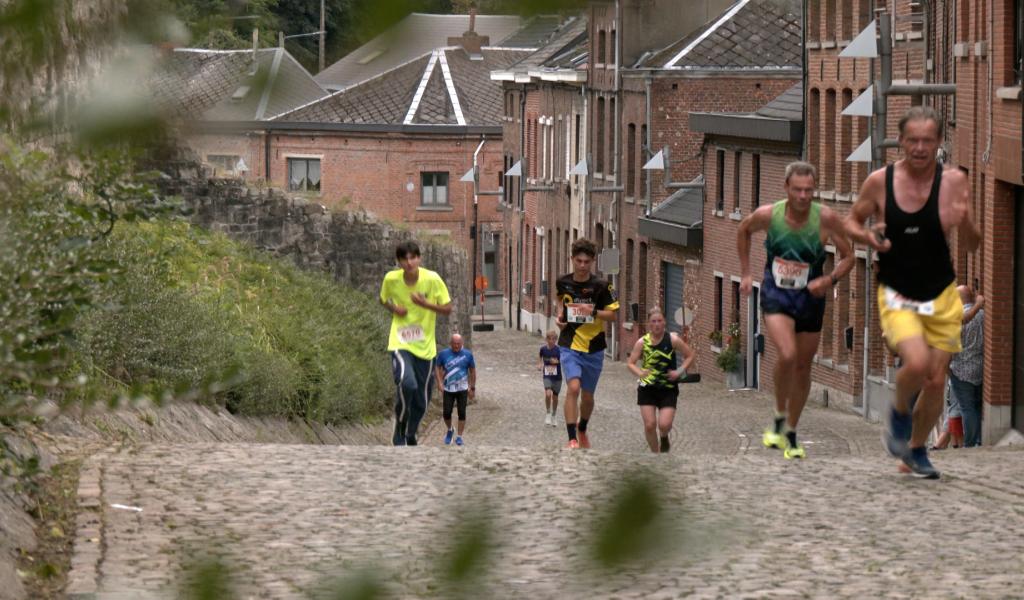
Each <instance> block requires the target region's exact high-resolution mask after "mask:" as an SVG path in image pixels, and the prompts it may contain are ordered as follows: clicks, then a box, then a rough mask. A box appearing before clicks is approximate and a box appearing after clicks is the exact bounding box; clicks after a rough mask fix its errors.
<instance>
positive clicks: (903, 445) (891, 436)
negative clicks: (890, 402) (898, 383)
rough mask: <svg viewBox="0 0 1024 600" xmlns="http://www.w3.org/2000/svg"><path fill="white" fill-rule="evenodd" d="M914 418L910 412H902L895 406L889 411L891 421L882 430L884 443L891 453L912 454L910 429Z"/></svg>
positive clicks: (902, 455) (903, 455)
mask: <svg viewBox="0 0 1024 600" xmlns="http://www.w3.org/2000/svg"><path fill="white" fill-rule="evenodd" d="M913 427H914V420H913V418H912V417H911V416H910V415H909V414H906V415H905V414H902V413H900V412H899V411H897V410H896V407H893V408H892V409H890V411H889V422H888V424H887V425H886V428H885V430H883V431H882V443H883V444H884V445H885V449H886V450H888V451H889V454H891V455H893V456H895V457H896V458H903V457H905V456H907V455H908V454H910V430H911V429H913Z"/></svg>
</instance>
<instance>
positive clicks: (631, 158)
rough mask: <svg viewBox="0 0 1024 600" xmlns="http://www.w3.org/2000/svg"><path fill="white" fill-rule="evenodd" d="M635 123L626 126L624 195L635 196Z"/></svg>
mask: <svg viewBox="0 0 1024 600" xmlns="http://www.w3.org/2000/svg"><path fill="white" fill-rule="evenodd" d="M636 151H637V149H636V124H635V123H630V124H629V126H628V127H626V197H633V196H636Z"/></svg>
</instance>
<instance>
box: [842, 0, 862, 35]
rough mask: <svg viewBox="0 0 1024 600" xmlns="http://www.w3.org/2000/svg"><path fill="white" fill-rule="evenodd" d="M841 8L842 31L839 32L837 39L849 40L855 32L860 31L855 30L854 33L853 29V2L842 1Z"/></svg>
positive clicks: (849, 0)
mask: <svg viewBox="0 0 1024 600" xmlns="http://www.w3.org/2000/svg"><path fill="white" fill-rule="evenodd" d="M842 10H843V20H842V24H843V29H842V33H840V34H839V39H841V40H846V41H849V40H852V39H853V36H854V35H856V33H860V32H856V33H855V32H854V31H853V2H852V1H851V0H846V1H845V2H843V3H842Z"/></svg>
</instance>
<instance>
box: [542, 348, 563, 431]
mask: <svg viewBox="0 0 1024 600" xmlns="http://www.w3.org/2000/svg"><path fill="white" fill-rule="evenodd" d="M545 338H546V339H547V344H546V345H544V346H541V347H540V354H538V356H539V359H538V360H537V370H538V371H540V372H541V380H542V381H543V382H544V411H545V412H544V424H545V425H553V426H555V427H557V426H558V417H557V416H556V415H557V414H558V413H557V412H556V411H557V410H558V393H559V392H561V391H562V361H561V360H560V358H559V354H560V352H561V351H560V350H559V349H558V332H557V331H555V330H553V329H552V330H551V331H549V332H548V333H547V335H546V336H545Z"/></svg>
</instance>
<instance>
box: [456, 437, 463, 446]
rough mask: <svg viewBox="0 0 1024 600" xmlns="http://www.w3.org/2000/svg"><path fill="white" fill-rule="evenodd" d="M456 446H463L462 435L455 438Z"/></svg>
mask: <svg viewBox="0 0 1024 600" xmlns="http://www.w3.org/2000/svg"><path fill="white" fill-rule="evenodd" d="M455 445H456V446H461V445H462V436H461V435H460V436H458V437H456V438H455Z"/></svg>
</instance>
